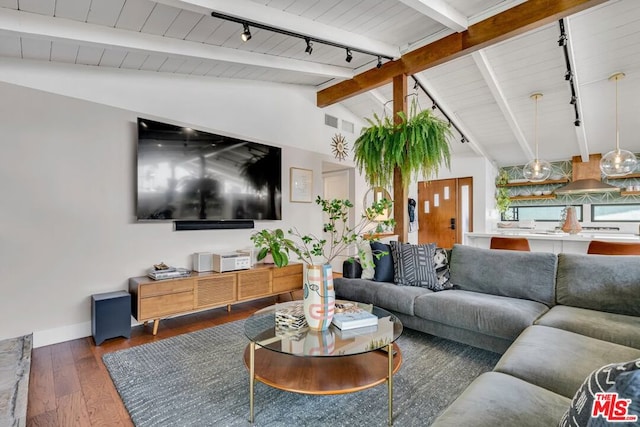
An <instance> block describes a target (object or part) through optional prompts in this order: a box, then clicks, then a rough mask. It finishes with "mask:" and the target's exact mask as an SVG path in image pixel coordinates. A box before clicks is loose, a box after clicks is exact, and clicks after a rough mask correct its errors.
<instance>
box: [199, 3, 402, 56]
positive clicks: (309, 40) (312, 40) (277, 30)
mask: <svg viewBox="0 0 640 427" xmlns="http://www.w3.org/2000/svg"><path fill="white" fill-rule="evenodd" d="M211 16H212V17H214V18H218V19H223V20H225V21H230V22H236V23H238V24H241V25H242V26H243V28H244V31H243V35H244V34H246V32H247V28H248V27H249V28H251V27H253V28H259V29H261V30H266V31H271V32H273V33H278V34H282V35H285V36H289V37H295V38H298V39H301V40H304V41H305V42H306V48H305V52H306V53H308V54H309V55H311V51H312V50H313V48H312V46H313V43H320V44H324V45H327V46H333V47H337V48H340V49H345V50H346V51H347V57H346V61H347V62H351V59H352V58H353V52H358V53H362V54H365V55H370V56H374V57H376V59H377V67H378V68H380V66H382V59H383V58H384V59H387V60H389V61H391V60H393V58H392V57H390V56H387V55H382V54H380V53H377V52H371V51H368V50H364V49H359V48H357V47H352V46H347V45H344V44H340V43H335V42H332V41H330V40H323V39H320V38H317V37H313V36H310V35H307V34H300V33H294V32H293V31H289V30H285V29H283V28H277V27H272V26H270V25H265V24H261V23H259V22H253V21H248V20H246V19H242V18H236V17H235V16H231V15H225V14H223V13H219V12H211ZM245 37H246V36H243V40H245ZM249 38H251V36H250V35H249ZM247 40H248V39H247Z"/></svg>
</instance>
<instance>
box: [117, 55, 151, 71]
mask: <svg viewBox="0 0 640 427" xmlns="http://www.w3.org/2000/svg"><path fill="white" fill-rule="evenodd" d="M148 56H149V55H147V54H145V53H141V52H129V53H127V56H126V57H125V58H124V61H122V65H120V68H128V69H130V70H139V69H140V68H141V67H142V64H144V62H145V61H146V60H147V57H148Z"/></svg>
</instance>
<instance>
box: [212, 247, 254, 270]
mask: <svg viewBox="0 0 640 427" xmlns="http://www.w3.org/2000/svg"><path fill="white" fill-rule="evenodd" d="M249 268H251V255H248V254H246V253H243V252H226V253H221V254H213V271H217V272H220V273H223V272H225V271H234V270H247V269H249Z"/></svg>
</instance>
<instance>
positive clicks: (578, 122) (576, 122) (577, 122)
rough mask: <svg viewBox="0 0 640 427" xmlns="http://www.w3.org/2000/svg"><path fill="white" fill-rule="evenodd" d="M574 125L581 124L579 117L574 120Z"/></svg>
mask: <svg viewBox="0 0 640 427" xmlns="http://www.w3.org/2000/svg"><path fill="white" fill-rule="evenodd" d="M573 125H574V126H575V127H578V126H580V120H579V119H576V121H575V122H573Z"/></svg>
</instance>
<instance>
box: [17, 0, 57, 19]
mask: <svg viewBox="0 0 640 427" xmlns="http://www.w3.org/2000/svg"><path fill="white" fill-rule="evenodd" d="M18 7H20V10H22V11H24V12H31V13H39V14H41V15H48V16H53V12H54V10H55V9H56V0H20V1H19V2H18Z"/></svg>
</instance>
